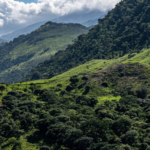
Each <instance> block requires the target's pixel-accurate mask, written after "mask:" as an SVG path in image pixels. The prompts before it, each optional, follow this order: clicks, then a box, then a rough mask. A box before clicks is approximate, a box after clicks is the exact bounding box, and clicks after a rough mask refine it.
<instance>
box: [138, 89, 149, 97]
mask: <svg viewBox="0 0 150 150" xmlns="http://www.w3.org/2000/svg"><path fill="white" fill-rule="evenodd" d="M136 94H137V97H138V98H142V99H145V98H146V97H147V94H148V90H147V88H145V87H142V88H140V89H139V90H137V91H136Z"/></svg>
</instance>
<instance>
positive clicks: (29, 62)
mask: <svg viewBox="0 0 150 150" xmlns="http://www.w3.org/2000/svg"><path fill="white" fill-rule="evenodd" d="M87 32H88V28H86V27H84V26H82V25H80V24H62V23H60V24H59V23H53V22H48V23H46V24H45V25H43V26H42V27H41V28H39V29H37V30H36V31H34V32H32V33H31V34H28V35H21V36H19V37H18V38H15V39H14V40H13V41H11V42H10V43H7V44H6V45H4V46H2V47H0V81H1V82H7V83H10V82H11V83H12V82H15V81H18V80H19V79H21V78H23V76H24V74H26V73H27V72H28V71H30V70H31V69H32V68H33V67H35V66H36V65H37V64H38V63H40V62H43V61H44V60H47V59H49V58H50V57H51V55H54V54H55V53H56V52H58V51H59V50H65V49H66V47H67V46H68V45H69V44H72V43H74V41H75V40H76V38H77V37H78V36H79V35H81V34H84V33H87Z"/></svg>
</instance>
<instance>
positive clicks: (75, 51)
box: [24, 0, 150, 80]
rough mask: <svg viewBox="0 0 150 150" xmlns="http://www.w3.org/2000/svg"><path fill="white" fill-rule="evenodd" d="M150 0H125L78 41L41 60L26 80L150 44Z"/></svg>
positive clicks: (131, 51)
mask: <svg viewBox="0 0 150 150" xmlns="http://www.w3.org/2000/svg"><path fill="white" fill-rule="evenodd" d="M149 5H150V1H148V0H142V1H139V0H123V1H121V2H120V3H119V4H117V6H116V7H115V8H114V9H113V10H112V11H110V12H109V13H108V15H106V17H105V18H104V19H100V20H99V24H98V25H96V26H95V27H94V28H92V29H91V30H90V32H89V33H88V34H84V35H81V36H79V37H78V41H77V42H75V44H73V45H70V46H68V48H67V49H66V50H65V51H59V52H58V53H56V54H55V55H54V56H53V57H52V58H51V59H50V60H48V61H45V62H44V63H41V64H39V65H38V66H37V67H36V68H35V69H33V70H32V71H31V72H30V73H29V74H28V75H27V77H26V78H25V79H24V80H34V79H37V76H38V78H51V77H53V76H55V75H57V74H60V73H62V72H65V71H67V70H69V69H70V68H73V67H75V66H78V65H80V64H83V63H85V62H87V61H89V60H92V59H111V58H118V57H121V56H123V55H125V54H127V53H135V52H137V53H138V52H140V51H141V50H142V49H144V48H149V45H150V37H149V33H150V27H149V24H150V15H149V12H150V7H149Z"/></svg>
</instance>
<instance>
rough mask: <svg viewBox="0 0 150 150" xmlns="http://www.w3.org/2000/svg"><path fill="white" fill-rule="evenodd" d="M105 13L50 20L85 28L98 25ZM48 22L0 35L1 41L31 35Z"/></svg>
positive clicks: (71, 15)
mask: <svg viewBox="0 0 150 150" xmlns="http://www.w3.org/2000/svg"><path fill="white" fill-rule="evenodd" d="M106 13H107V12H101V11H91V12H88V13H85V12H78V13H72V14H69V15H65V16H62V17H59V18H56V19H53V20H51V21H52V22H56V23H80V24H82V25H84V26H86V27H89V26H93V25H96V24H97V23H98V19H99V18H103V17H104V16H105V15H106ZM46 22H48V21H43V22H38V23H35V24H32V25H29V26H27V27H25V28H23V29H20V30H16V31H14V32H12V33H9V34H6V35H2V36H1V38H2V39H6V40H13V39H14V38H16V37H18V36H20V35H26V34H29V33H31V32H32V31H35V30H36V29H38V28H39V27H40V26H41V25H44V24H45V23H46Z"/></svg>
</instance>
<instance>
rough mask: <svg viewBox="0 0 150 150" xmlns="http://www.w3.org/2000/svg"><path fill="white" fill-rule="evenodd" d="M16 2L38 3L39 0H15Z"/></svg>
mask: <svg viewBox="0 0 150 150" xmlns="http://www.w3.org/2000/svg"><path fill="white" fill-rule="evenodd" d="M15 1H20V2H24V3H31V2H37V0H15Z"/></svg>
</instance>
